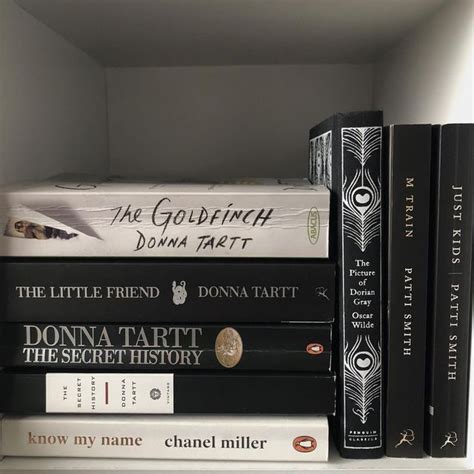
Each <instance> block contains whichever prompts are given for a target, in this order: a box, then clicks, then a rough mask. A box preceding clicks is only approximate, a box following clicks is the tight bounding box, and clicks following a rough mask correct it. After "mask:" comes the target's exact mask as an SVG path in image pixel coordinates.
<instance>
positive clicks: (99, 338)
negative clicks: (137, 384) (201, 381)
mask: <svg viewBox="0 0 474 474" xmlns="http://www.w3.org/2000/svg"><path fill="white" fill-rule="evenodd" d="M0 366H2V367H11V368H26V367H32V368H51V369H63V370H64V369H73V370H76V369H77V370H118V371H121V372H123V371H125V370H140V371H155V372H156V371H170V370H179V369H181V370H182V369H187V370H214V369H216V370H218V369H222V370H249V371H254V370H267V371H287V370H288V371H313V372H327V371H329V370H330V369H331V326H330V325H328V324H295V325H278V326H271V325H268V326H267V325H265V326H259V325H247V326H223V325H202V326H182V325H180V326H176V325H173V326H170V325H163V326H150V325H135V324H131V325H112V324H109V325H101V324H95V325H84V324H75V325H71V324H69V325H58V324H12V323H7V324H3V326H2V327H1V328H0Z"/></svg>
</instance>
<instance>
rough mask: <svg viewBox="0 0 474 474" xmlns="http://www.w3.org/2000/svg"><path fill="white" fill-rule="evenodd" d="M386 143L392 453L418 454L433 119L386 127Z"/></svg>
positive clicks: (388, 394)
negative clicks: (423, 122)
mask: <svg viewBox="0 0 474 474" xmlns="http://www.w3.org/2000/svg"><path fill="white" fill-rule="evenodd" d="M383 145H384V146H383V148H384V160H383V168H384V169H383V178H384V179H383V181H384V183H383V189H384V190H385V193H386V195H387V199H386V200H385V202H384V211H385V212H384V219H383V221H384V226H383V234H384V239H383V240H384V248H385V252H384V257H385V258H386V260H385V264H384V268H385V271H384V306H385V305H386V307H387V316H388V319H387V338H386V341H387V342H386V347H387V351H386V366H387V371H386V409H385V433H386V454H387V456H393V457H404V458H414V457H416V458H418V457H422V456H423V430H424V413H425V386H424V377H425V354H426V303H427V296H426V292H427V280H428V242H429V232H428V227H429V213H430V195H429V189H430V170H431V168H430V165H431V125H391V126H390V127H385V128H384V135H383ZM407 397H409V400H408V399H407Z"/></svg>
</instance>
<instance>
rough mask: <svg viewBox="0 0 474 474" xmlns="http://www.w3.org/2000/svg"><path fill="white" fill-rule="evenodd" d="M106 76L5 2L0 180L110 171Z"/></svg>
mask: <svg viewBox="0 0 474 474" xmlns="http://www.w3.org/2000/svg"><path fill="white" fill-rule="evenodd" d="M106 113H107V112H106V93H105V74H104V70H103V68H102V67H101V66H99V64H97V63H96V62H95V61H94V60H92V59H91V58H90V57H89V56H87V55H86V54H85V53H83V52H82V51H80V50H78V49H77V48H75V47H74V46H72V45H71V44H70V43H68V42H67V41H66V40H64V39H63V38H61V37H60V36H59V35H57V34H56V33H54V32H53V31H51V30H50V29H49V28H47V27H46V26H44V25H43V24H42V23H40V22H38V21H36V20H35V19H34V18H33V17H32V16H30V15H29V14H27V13H26V12H24V11H23V10H21V9H20V8H19V7H18V6H17V5H16V4H15V3H14V2H13V1H11V0H0V182H10V181H15V180H18V179H29V178H43V177H46V176H48V175H51V174H55V173H59V172H74V171H83V172H99V171H104V170H105V169H106V167H107V127H106Z"/></svg>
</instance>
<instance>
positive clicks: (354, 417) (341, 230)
mask: <svg viewBox="0 0 474 474" xmlns="http://www.w3.org/2000/svg"><path fill="white" fill-rule="evenodd" d="M382 120H383V119H382V113H381V112H362V113H353V114H338V115H336V116H335V117H333V118H332V119H331V120H328V121H326V122H323V123H322V124H321V125H320V126H317V127H315V128H314V129H312V130H311V133H310V139H311V140H315V142H316V143H315V152H314V157H315V163H314V164H312V165H310V169H311V170H313V176H311V179H313V182H318V183H321V182H322V183H323V184H324V183H326V184H327V185H328V186H329V187H330V188H331V190H332V191H333V197H332V199H333V201H332V203H331V209H332V211H333V213H334V214H333V215H332V216H331V221H332V222H333V223H336V224H337V225H336V227H335V228H334V229H332V235H333V236H334V238H335V240H334V241H332V242H331V246H332V250H331V254H333V255H334V256H335V258H337V262H338V314H337V325H338V333H339V334H338V345H339V361H338V366H339V378H338V380H339V390H338V393H339V399H338V414H337V415H336V418H337V423H338V448H339V451H340V453H341V455H342V456H343V457H355V458H374V457H380V456H382V455H383V453H384V444H383V384H382V367H383V357H382V316H383V313H382V305H381V300H382V294H381V291H382V287H381V279H382V268H381V267H382V239H381V224H382V223H381V218H382V215H381V205H382V190H381V155H382V150H381V146H382Z"/></svg>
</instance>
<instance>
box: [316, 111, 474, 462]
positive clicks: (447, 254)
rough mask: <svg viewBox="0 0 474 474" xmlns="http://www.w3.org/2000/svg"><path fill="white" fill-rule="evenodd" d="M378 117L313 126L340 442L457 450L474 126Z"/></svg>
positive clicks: (392, 452) (356, 446)
mask: <svg viewBox="0 0 474 474" xmlns="http://www.w3.org/2000/svg"><path fill="white" fill-rule="evenodd" d="M381 125H382V116H381V114H380V113H377V112H367V113H354V114H338V115H336V116H334V117H332V118H330V119H328V120H326V121H325V122H323V123H321V124H320V125H318V126H317V127H314V128H313V129H312V130H311V132H310V167H309V172H310V177H311V179H312V180H313V182H315V183H318V184H326V185H327V186H328V187H329V188H330V189H331V190H332V204H331V205H332V211H333V216H335V218H334V219H332V221H331V225H332V226H333V227H332V228H331V234H332V235H334V236H335V237H337V243H335V244H334V246H333V248H332V251H333V254H332V255H333V258H334V259H335V260H337V265H338V298H337V303H338V315H337V318H336V320H337V321H338V322H339V332H338V333H339V339H338V349H339V365H338V368H337V369H338V376H339V378H338V388H339V396H338V405H337V406H338V415H337V417H336V420H337V423H338V430H337V432H338V434H339V436H338V443H339V448H340V451H341V452H342V454H343V455H346V456H350V457H352V456H358V457H372V456H378V455H380V454H382V452H383V446H384V445H385V453H386V454H387V455H389V456H395V457H421V456H422V455H423V450H425V451H426V452H427V453H428V454H430V455H432V456H437V457H462V456H465V455H466V447H467V443H468V440H467V398H468V386H469V380H468V374H469V362H468V361H469V351H470V347H469V346H470V332H471V331H470V321H471V308H472V304H471V298H472V293H471V289H472V247H473V207H472V206H473V191H472V183H473V182H474V180H473V178H474V164H473V148H474V146H473V142H474V126H473V125H472V124H451V125H444V126H431V125H392V126H388V127H385V128H383V129H382V127H381ZM381 143H382V144H383V145H382V149H381ZM426 354H427V356H426ZM384 359H385V360H384ZM383 375H384V376H383ZM382 379H383V383H382ZM425 379H426V386H425V383H424V381H425Z"/></svg>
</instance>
